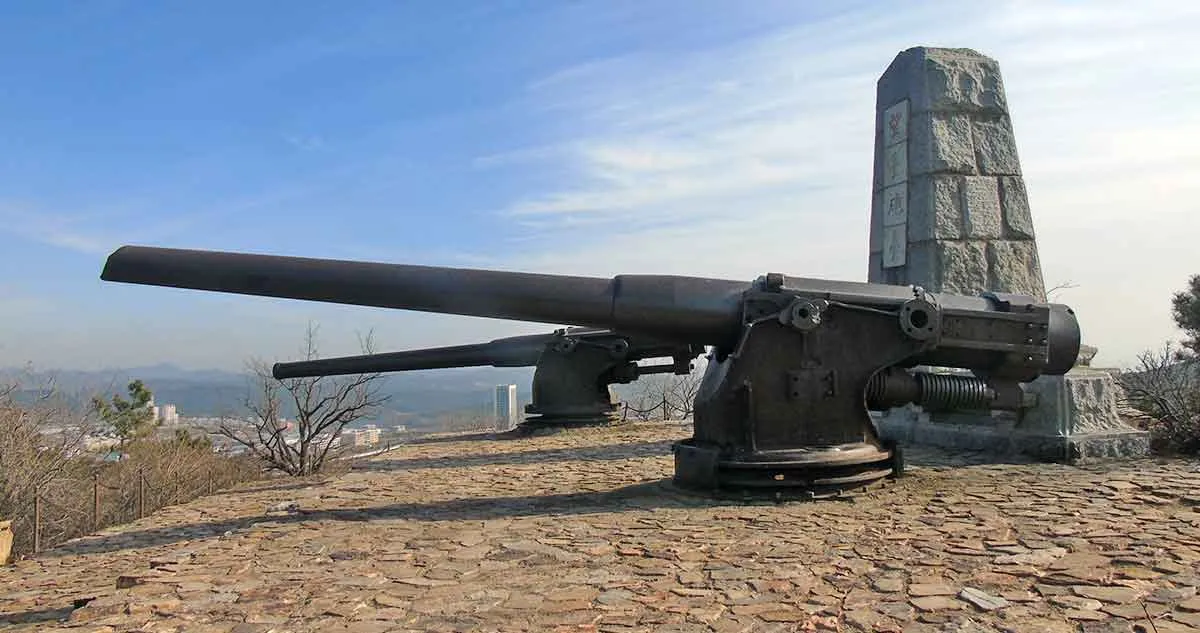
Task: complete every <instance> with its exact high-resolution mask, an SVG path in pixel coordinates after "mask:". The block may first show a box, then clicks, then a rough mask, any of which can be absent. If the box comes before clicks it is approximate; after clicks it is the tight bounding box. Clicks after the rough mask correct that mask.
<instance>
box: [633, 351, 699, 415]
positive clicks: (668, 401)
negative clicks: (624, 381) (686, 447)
mask: <svg viewBox="0 0 1200 633" xmlns="http://www.w3.org/2000/svg"><path fill="white" fill-rule="evenodd" d="M703 376H704V366H703V363H697V364H696V367H694V368H693V369H692V371H691V372H690V373H688V374H685V375H682V376H677V375H673V374H651V375H649V376H643V377H641V378H639V379H638V382H637V384H636V386H635V387H634V389H633V393H632V395H631V396H630V397H628V398H627V399H626V401H625V416H626V418H627V419H628V418H629V417H633V418H635V419H637V420H642V421H647V420H664V421H665V420H690V419H691V418H692V410H693V407H694V404H695V400H696V393H697V392H698V391H699V390H700V382H701V380H702V379H703Z"/></svg>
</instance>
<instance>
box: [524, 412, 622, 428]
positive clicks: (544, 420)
mask: <svg viewBox="0 0 1200 633" xmlns="http://www.w3.org/2000/svg"><path fill="white" fill-rule="evenodd" d="M620 421H621V418H620V416H618V415H616V414H608V413H601V414H588V415H555V414H548V413H544V414H542V415H531V416H528V417H526V418H525V421H524V422H522V423H521V424H520V425H519V427H520V428H527V429H543V428H564V429H565V428H580V427H587V426H609V425H613V424H617V423H619V422H620Z"/></svg>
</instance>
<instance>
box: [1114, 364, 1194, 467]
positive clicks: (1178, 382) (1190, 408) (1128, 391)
mask: <svg viewBox="0 0 1200 633" xmlns="http://www.w3.org/2000/svg"><path fill="white" fill-rule="evenodd" d="M1117 380H1118V382H1119V383H1120V385H1121V387H1122V388H1123V389H1124V391H1125V398H1124V399H1125V404H1127V405H1128V406H1130V407H1132V408H1134V409H1136V410H1138V411H1141V412H1142V413H1144V414H1146V415H1147V416H1148V417H1149V419H1148V420H1147V422H1146V423H1145V426H1146V429H1147V430H1148V431H1150V434H1151V438H1152V442H1153V444H1154V447H1155V449H1156V450H1159V451H1165V452H1180V453H1198V452H1200V360H1198V359H1197V358H1196V357H1194V356H1184V355H1181V354H1180V353H1179V350H1177V349H1175V348H1174V346H1172V345H1170V344H1168V345H1165V346H1163V348H1161V349H1159V350H1151V351H1146V352H1143V353H1142V354H1140V355H1139V356H1138V363H1137V365H1136V366H1135V367H1134V368H1133V369H1131V370H1128V371H1124V372H1121V374H1120V375H1119V376H1118V377H1117Z"/></svg>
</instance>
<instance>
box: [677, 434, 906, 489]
mask: <svg viewBox="0 0 1200 633" xmlns="http://www.w3.org/2000/svg"><path fill="white" fill-rule="evenodd" d="M672 449H673V451H674V453H675V477H674V479H673V482H674V484H675V485H676V486H677V487H678V488H680V489H682V490H687V491H691V492H693V493H699V494H705V495H707V496H711V497H715V498H719V499H743V500H772V501H790V500H811V499H824V498H829V497H836V496H839V495H841V494H842V493H845V492H848V491H851V490H855V489H859V488H864V487H866V486H869V485H871V484H873V483H875V482H878V481H881V480H883V479H886V478H889V477H896V476H898V475H899V474H900V472H901V471H902V469H903V466H902V463H901V462H900V461H899V459H900V455H899V453H898V452H896V451H893V450H889V448H879V447H877V446H874V445H872V444H866V443H862V444H847V445H842V446H837V447H820V448H809V449H790V450H772V451H755V452H744V453H740V454H729V453H723V452H722V451H721V450H720V449H719V448H718V447H716V446H706V445H703V444H699V443H697V442H696V440H695V439H694V438H689V439H686V440H682V441H680V442H676V443H675V444H674V446H673V447H672Z"/></svg>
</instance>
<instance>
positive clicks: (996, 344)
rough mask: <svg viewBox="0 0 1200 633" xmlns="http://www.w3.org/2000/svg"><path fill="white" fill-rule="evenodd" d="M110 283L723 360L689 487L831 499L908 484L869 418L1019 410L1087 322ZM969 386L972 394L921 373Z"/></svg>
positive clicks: (983, 305)
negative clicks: (432, 319) (586, 336)
mask: <svg viewBox="0 0 1200 633" xmlns="http://www.w3.org/2000/svg"><path fill="white" fill-rule="evenodd" d="M101 279H103V280H107V281H115V282H124V283H132V284H143V285H154V286H165V287H174V288H187V289H196V290H207V291H213V292H226V293H235V294H244V295H256V296H264V297H280V298H290V299H300V300H308V301H321V302H331V303H340V304H351V305H359V306H374V307H380V308H390V309H399V310H414V311H422V312H434V313H442V314H457V315H466V316H476V317H487V318H499V319H508V320H515V321H530V322H538V323H553V324H560V325H561V324H567V325H573V326H577V327H585V328H598V329H605V330H609V331H612V332H620V333H623V334H625V335H629V336H634V335H636V336H644V337H647V338H652V339H655V340H658V341H662V342H664V343H668V344H677V345H681V346H693V345H696V346H706V347H709V348H711V350H712V351H711V354H710V357H709V363H708V366H707V369H706V371H705V374H704V377H703V381H702V383H701V385H700V389H699V391H698V393H697V395H696V400H695V404H694V432H693V436H692V437H691V438H688V439H685V440H682V441H680V442H678V443H676V444H675V445H674V455H675V477H674V481H675V483H676V484H677V485H679V486H680V487H683V488H688V489H693V490H700V491H706V492H709V493H714V494H723V495H730V494H731V495H750V496H766V497H770V498H783V497H790V496H794V495H800V496H821V495H824V494H829V493H834V492H837V491H840V490H843V489H846V488H853V487H859V486H863V485H866V484H868V483H871V482H873V481H877V480H879V479H882V478H884V477H887V476H888V475H890V474H894V473H898V472H899V471H900V469H901V468H902V460H901V457H900V454H899V450H898V448H897V447H896V446H894V445H890V444H885V443H884V442H883V441H881V439H880V438H879V435H878V434H877V432H876V430H875V427H874V424H873V422H872V420H871V418H870V415H869V413H868V411H869V410H871V409H875V410H880V409H886V408H889V407H894V406H899V405H902V404H905V403H915V404H919V405H922V406H927V407H953V408H959V409H997V410H1005V409H1008V410H1012V409H1019V408H1020V407H1021V406H1022V403H1023V393H1022V390H1021V388H1020V384H1021V383H1023V382H1028V381H1031V380H1033V379H1035V378H1037V377H1038V376H1040V375H1061V374H1064V373H1066V372H1067V371H1068V370H1070V368H1071V367H1072V366H1073V365H1074V362H1075V359H1076V356H1077V355H1078V353H1079V341H1080V332H1079V325H1078V322H1077V320H1076V318H1075V314H1074V312H1073V311H1072V310H1071V309H1070V308H1069V307H1067V306H1065V305H1061V304H1047V303H1041V302H1038V301H1036V300H1035V299H1034V298H1032V297H1028V296H1020V295H1003V294H995V293H989V294H984V295H981V296H977V297H970V296H961V295H951V294H935V293H931V292H926V291H925V290H923V289H921V288H919V287H906V286H889V285H880V284H866V283H857V282H845V281H830V280H823V279H810V278H804V277H791V276H785V275H782V274H778V273H769V274H766V275H763V276H761V277H759V278H757V279H755V280H753V281H736V280H726V279H711V278H703V277H687V276H677V275H618V276H616V277H613V278H597V277H581V276H567V275H546V274H535V273H523V272H509V271H497V270H476V269H461V268H444V267H432V266H416V265H405V264H388V263H373V262H358V261H344V260H323V259H314V258H302V257H284V256H273V255H258V254H246V253H224V252H213V251H195V250H182V249H167V248H152V247H143V246H124V247H121V248H120V249H118V250H117V251H115V252H114V253H113V254H112V255H110V256H109V258H108V261H107V262H106V265H105V267H104V271H103V273H102V274H101ZM919 366H935V367H955V368H962V369H967V370H970V371H971V372H972V374H973V375H971V376H955V375H938V374H929V373H922V372H919V371H914V369H915V368H917V367H919Z"/></svg>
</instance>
